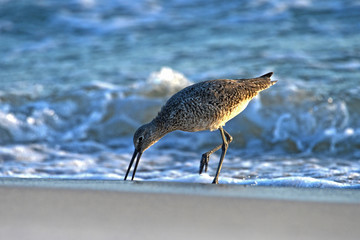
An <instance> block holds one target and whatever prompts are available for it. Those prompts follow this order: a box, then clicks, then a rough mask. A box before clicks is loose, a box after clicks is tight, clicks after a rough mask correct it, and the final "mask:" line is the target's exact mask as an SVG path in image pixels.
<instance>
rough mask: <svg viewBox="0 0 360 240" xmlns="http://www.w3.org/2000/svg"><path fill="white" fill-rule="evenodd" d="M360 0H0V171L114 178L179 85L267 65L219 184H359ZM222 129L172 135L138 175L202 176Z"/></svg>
mask: <svg viewBox="0 0 360 240" xmlns="http://www.w3.org/2000/svg"><path fill="white" fill-rule="evenodd" d="M359 12H360V1H345V0H338V1H336V0H331V1H328V0H327V1H325V0H322V1H311V0H295V1H285V0H269V1H263V0H255V1H254V0H251V1H250V0H248V1H235V0H234V1H220V0H213V1H211V0H210V1H209V0H206V1H204V0H191V1H190V0H185V1H184V0H183V1H181V0H177V1H157V0H147V1H145V0H144V1H133V2H130V1H117V0H109V1H100V0H64V1H54V0H43V1H30V0H21V1H20V0H19V1H7V0H3V1H0V176H1V177H51V178H86V179H122V178H123V176H124V173H125V171H126V168H127V165H128V162H129V160H130V158H131V155H132V152H133V143H132V135H133V133H134V131H135V130H136V129H137V128H138V127H139V126H140V125H141V124H143V123H146V122H149V121H150V120H151V119H152V118H153V117H154V116H155V115H156V113H157V112H158V111H159V109H160V107H161V105H162V104H163V103H165V101H166V99H168V98H169V97H170V96H171V95H172V94H173V93H175V92H177V91H178V90H180V89H182V88H183V87H185V86H188V85H189V84H192V83H195V82H199V81H203V80H209V79H215V78H232V77H235V78H247V77H256V76H260V75H262V74H264V73H266V72H269V71H273V72H275V74H274V76H273V79H275V80H278V83H277V84H276V85H275V86H273V87H272V88H270V89H268V90H266V91H264V92H262V93H261V94H260V96H259V97H257V98H256V99H254V100H253V101H252V102H251V103H250V104H249V106H248V108H247V109H246V110H245V111H244V112H243V113H242V114H240V115H239V116H238V117H236V118H235V119H233V120H231V121H230V122H228V123H227V125H226V126H225V129H226V130H227V131H228V132H229V133H230V134H231V135H232V136H233V137H234V141H233V142H232V143H231V145H230V148H229V151H228V153H227V155H226V159H225V161H224V165H223V169H222V171H221V175H220V176H221V177H220V182H223V183H234V184H248V185H286V186H303V187H359V186H360V119H359V116H360V115H359V114H360V107H359V106H360V84H359V82H360V14H359ZM220 142H221V138H220V135H219V133H218V132H198V133H184V132H174V133H171V134H169V135H167V136H166V137H164V138H163V139H162V140H160V141H159V142H158V143H157V144H155V145H154V146H153V147H151V148H150V149H149V150H147V151H146V152H145V153H144V154H143V157H142V160H141V163H140V165H139V169H138V172H137V175H136V177H137V179H138V180H158V181H191V182H209V183H210V182H211V178H212V177H213V176H214V174H215V171H216V167H217V162H218V158H219V153H217V154H214V155H213V156H212V158H211V160H210V166H209V172H208V174H203V175H202V176H199V175H197V172H198V168H199V162H200V157H201V154H202V153H203V152H206V151H208V150H209V149H211V148H212V147H213V146H215V145H217V144H219V143H220Z"/></svg>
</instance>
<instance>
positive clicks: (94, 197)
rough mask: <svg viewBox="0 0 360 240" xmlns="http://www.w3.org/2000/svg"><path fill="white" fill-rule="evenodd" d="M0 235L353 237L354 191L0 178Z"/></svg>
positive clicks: (358, 207)
mask: <svg viewBox="0 0 360 240" xmlns="http://www.w3.org/2000/svg"><path fill="white" fill-rule="evenodd" d="M0 216H1V217H0V239H30V240H32V239H185V238H189V239H215V238H218V239H358V237H359V236H360V228H359V220H360V217H359V216H360V191H359V190H350V189H296V188H270V187H244V186H237V185H219V186H214V185H210V184H190V183H165V182H161V183H157V182H123V181H96V180H49V179H10V178H5V179H0Z"/></svg>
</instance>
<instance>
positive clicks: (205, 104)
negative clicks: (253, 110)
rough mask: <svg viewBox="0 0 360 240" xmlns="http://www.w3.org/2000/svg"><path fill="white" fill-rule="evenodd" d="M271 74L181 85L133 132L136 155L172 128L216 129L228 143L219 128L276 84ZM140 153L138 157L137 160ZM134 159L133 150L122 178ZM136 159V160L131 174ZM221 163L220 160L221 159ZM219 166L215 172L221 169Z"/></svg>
mask: <svg viewBox="0 0 360 240" xmlns="http://www.w3.org/2000/svg"><path fill="white" fill-rule="evenodd" d="M271 75H272V73H267V74H265V75H263V76H261V77H258V78H250V79H217V80H210V81H205V82H200V83H196V84H194V85H191V86H188V87H186V88H184V89H183V90H181V91H179V92H178V93H176V94H174V95H173V96H172V97H171V98H170V99H169V100H168V101H167V102H166V104H165V105H164V106H163V107H162V108H161V111H160V112H159V113H158V115H157V116H156V117H155V118H154V119H153V120H152V121H151V122H150V123H148V124H145V125H143V126H141V127H140V128H139V129H138V130H137V131H136V133H135V135H134V145H135V152H138V153H139V156H141V154H142V153H143V152H144V151H145V150H146V149H147V148H149V147H150V146H151V145H152V144H154V143H155V142H157V141H158V140H159V139H160V138H162V137H163V136H164V135H166V134H167V133H169V132H172V131H175V130H181V131H186V132H197V131H203V130H210V131H213V130H217V129H219V130H220V132H221V133H222V138H223V142H224V143H225V142H226V145H227V144H228V143H229V142H231V140H232V137H231V136H230V134H228V133H227V132H226V131H225V133H224V132H223V129H222V127H223V126H224V125H225V123H226V122H227V121H229V120H230V119H232V118H234V117H235V116H237V115H238V114H239V113H241V112H242V111H243V110H244V109H245V108H246V106H247V105H248V103H249V101H250V100H251V99H252V98H254V97H255V96H256V95H257V94H258V93H259V92H261V91H262V90H265V89H267V88H269V87H270V86H272V85H274V84H275V83H276V81H271V79H270V77H271ZM225 138H226V139H225ZM224 140H225V141H224ZM224 143H223V144H224ZM220 147H221V145H220V146H218V147H217V148H214V149H213V150H215V149H216V150H218V149H220ZM226 148H227V146H226ZM213 150H212V151H209V152H208V153H207V154H205V155H207V162H208V157H209V155H210V154H211V153H213V152H214V151H213ZM216 150H215V151H216ZM223 152H224V149H223ZM225 152H226V150H225ZM223 155H225V153H224V154H223ZM139 156H138V159H140V157H139ZM134 158H135V153H134V155H133V159H132V161H131V162H130V165H129V168H128V171H127V174H126V176H125V179H126V177H127V175H128V173H129V170H130V168H131V165H132V162H133V161H134ZM203 158H204V154H203ZM222 158H223V156H222ZM138 161H139V160H137V162H136V165H135V169H134V173H133V176H134V174H135V171H136V167H137V164H138ZM207 162H206V163H203V166H204V164H205V171H206V167H207ZM220 162H221V163H222V160H220ZM219 168H221V164H219ZM219 168H218V172H219V171H220V169H219ZM200 172H202V167H201V166H200ZM217 176H218V174H217ZM214 183H217V177H216V180H215V179H214Z"/></svg>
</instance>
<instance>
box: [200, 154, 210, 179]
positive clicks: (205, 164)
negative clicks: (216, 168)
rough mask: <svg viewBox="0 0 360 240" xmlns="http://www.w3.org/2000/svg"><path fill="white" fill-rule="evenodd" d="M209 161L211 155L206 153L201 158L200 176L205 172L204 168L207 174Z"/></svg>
mask: <svg viewBox="0 0 360 240" xmlns="http://www.w3.org/2000/svg"><path fill="white" fill-rule="evenodd" d="M209 159H210V154H209V153H204V154H203V155H202V156H201V161H200V169H199V174H201V173H202V172H203V170H204V167H205V172H207V169H208V164H209Z"/></svg>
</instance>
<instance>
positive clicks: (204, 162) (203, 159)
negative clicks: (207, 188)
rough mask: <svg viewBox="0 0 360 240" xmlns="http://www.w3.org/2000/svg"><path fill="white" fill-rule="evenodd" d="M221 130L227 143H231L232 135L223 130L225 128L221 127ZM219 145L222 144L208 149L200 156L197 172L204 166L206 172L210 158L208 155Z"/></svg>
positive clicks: (217, 148) (218, 147) (201, 170)
mask: <svg viewBox="0 0 360 240" xmlns="http://www.w3.org/2000/svg"><path fill="white" fill-rule="evenodd" d="M223 131H224V133H225V137H226V140H227V143H231V142H232V140H233V137H232V136H231V135H230V134H229V133H228V132H227V131H225V129H223ZM221 146H222V144H220V145H219V146H217V147H215V148H213V149H211V150H210V151H208V152H206V153H204V154H203V155H202V156H201V160H200V168H199V174H201V173H202V172H203V170H204V167H205V172H207V169H208V164H209V160H210V155H211V154H213V153H214V152H216V151H217V150H219V149H220V148H221Z"/></svg>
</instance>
